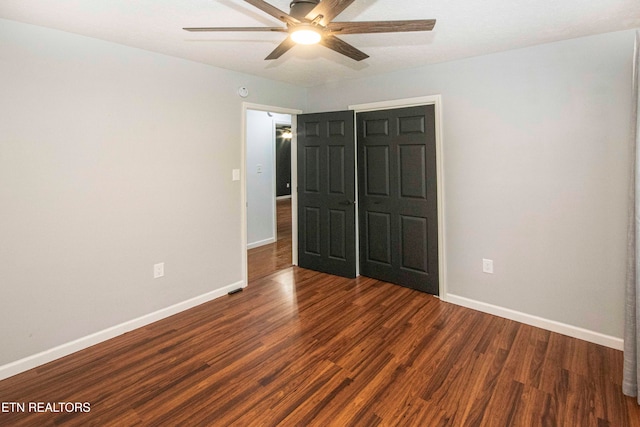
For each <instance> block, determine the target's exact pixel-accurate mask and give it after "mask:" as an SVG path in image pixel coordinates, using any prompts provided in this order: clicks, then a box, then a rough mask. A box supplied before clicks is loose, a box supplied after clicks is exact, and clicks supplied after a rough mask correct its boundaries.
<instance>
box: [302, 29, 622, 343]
mask: <svg viewBox="0 0 640 427" xmlns="http://www.w3.org/2000/svg"><path fill="white" fill-rule="evenodd" d="M633 38H634V37H633V32H631V31H627V32H618V33H609V34H603V35H599V36H593V37H587V38H581V39H575V40H568V41H563V42H559V43H553V44H547V45H542V46H537V47H531V48H526V49H521V50H515V51H510V52H505V53H499V54H492V55H486V56H482V57H476V58H471V59H467V60H461V61H455V62H450V63H445V64H439V65H434V66H429V67H424V68H419V69H414V70H409V71H402V72H397V73H393V74H387V75H381V76H377V77H371V78H363V79H357V80H350V81H346V82H341V83H335V84H330V85H326V86H319V87H315V88H312V89H311V90H310V91H309V95H308V96H309V110H310V111H315V112H318V111H331V110H340V109H344V108H346V107H347V106H348V105H353V104H359V103H367V102H375V101H382V100H391V99H400V98H410V97H416V96H423V95H433V94H442V100H443V122H444V167H445V173H444V175H445V206H446V242H447V261H448V266H447V276H448V291H449V293H451V294H455V295H458V296H462V297H466V298H470V299H473V300H476V301H481V302H485V303H490V304H494V305H498V306H501V307H505V308H509V309H513V310H517V311H520V312H524V313H527V314H531V315H536V316H540V317H543V318H546V319H549V320H555V321H558V322H562V323H566V324H569V325H574V326H578V327H582V328H586V329H589V330H592V331H596V332H600V333H603V334H607V335H612V336H615V337H622V330H623V311H624V304H623V295H624V274H625V273H624V272H625V267H624V266H625V254H626V253H625V244H626V241H625V239H626V210H627V203H626V192H627V168H628V166H627V147H628V140H629V123H630V121H629V120H630V115H631V109H630V107H631V97H630V93H631V59H632V53H633ZM482 258H490V259H493V260H494V268H495V274H493V275H488V274H483V273H482V262H481V261H482Z"/></svg>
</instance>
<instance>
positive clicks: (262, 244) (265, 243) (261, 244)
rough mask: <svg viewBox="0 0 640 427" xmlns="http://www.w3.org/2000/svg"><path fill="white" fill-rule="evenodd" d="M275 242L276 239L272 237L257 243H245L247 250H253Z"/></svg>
mask: <svg viewBox="0 0 640 427" xmlns="http://www.w3.org/2000/svg"><path fill="white" fill-rule="evenodd" d="M275 242H276V239H275V238H273V237H270V238H268V239H264V240H259V241H257V242H253V243H247V249H253V248H257V247H259V246H264V245H270V244H271V243H275Z"/></svg>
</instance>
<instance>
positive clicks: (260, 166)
mask: <svg viewBox="0 0 640 427" xmlns="http://www.w3.org/2000/svg"><path fill="white" fill-rule="evenodd" d="M256 173H262V165H257V166H256Z"/></svg>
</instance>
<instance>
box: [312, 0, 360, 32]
mask: <svg viewBox="0 0 640 427" xmlns="http://www.w3.org/2000/svg"><path fill="white" fill-rule="evenodd" d="M354 1H355V0H321V1H320V3H318V5H317V6H316V7H314V8H313V9H312V10H311V12H309V13H308V14H307V16H306V18H307V19H308V20H310V21H313V20H314V19H316V17H317V16H318V15H322V16H323V18H322V19H321V20H320V24H321V25H325V26H326V25H327V24H328V23H329V22H331V21H332V20H333V18H335V17H336V16H338V15H339V14H340V12H342V11H343V10H345V9H346V8H347V7H349V5H351V3H353V2H354Z"/></svg>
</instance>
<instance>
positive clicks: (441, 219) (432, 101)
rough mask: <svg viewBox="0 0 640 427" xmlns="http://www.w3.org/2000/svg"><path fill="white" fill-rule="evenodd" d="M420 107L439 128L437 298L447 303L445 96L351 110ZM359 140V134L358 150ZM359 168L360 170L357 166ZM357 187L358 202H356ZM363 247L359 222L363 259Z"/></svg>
mask: <svg viewBox="0 0 640 427" xmlns="http://www.w3.org/2000/svg"><path fill="white" fill-rule="evenodd" d="M420 105H433V106H434V110H435V125H436V129H435V130H436V176H437V191H438V197H437V200H438V270H439V274H438V287H439V290H438V293H439V294H440V295H439V296H438V298H440V299H441V300H442V301H446V300H447V259H446V253H447V251H446V239H445V228H446V227H445V205H444V200H445V197H444V151H443V141H442V139H443V128H442V95H430V96H420V97H416V98H404V99H394V100H388V101H380V102H370V103H366V104H354V105H349V110H353V111H354V112H355V113H356V114H357V113H361V112H364V111H380V110H391V109H395V108H405V107H416V106H420ZM357 128H358V122H357V120H356V125H355V131H356V132H357ZM357 144H358V140H357V133H356V148H357ZM357 162H358V152H357V150H356V165H357ZM356 168H357V166H356ZM357 191H358V190H357V185H356V200H357V196H358V195H357ZM358 209H359V206H358V205H357V204H356V218H358V216H357V215H358ZM359 246H360V242H359V234H358V229H357V221H356V251H357V253H356V256H358V259H359V257H360V254H359V251H358V248H359ZM356 265H357V267H356V273H357V274H359V273H360V265H359V263H358V264H356Z"/></svg>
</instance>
